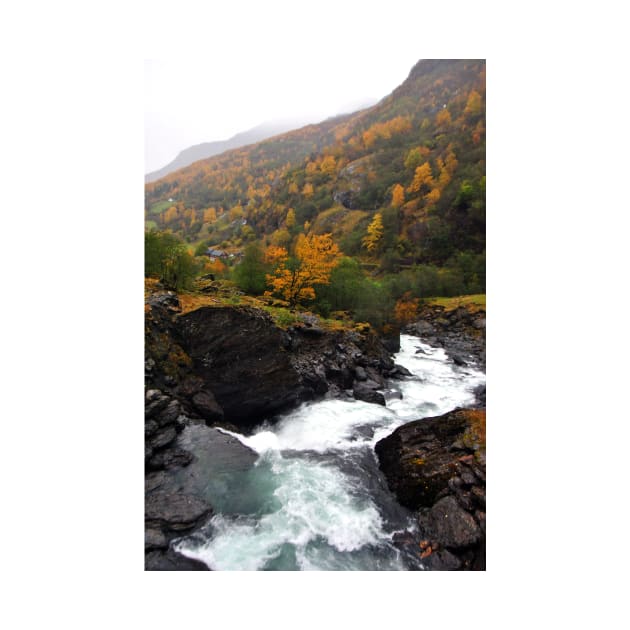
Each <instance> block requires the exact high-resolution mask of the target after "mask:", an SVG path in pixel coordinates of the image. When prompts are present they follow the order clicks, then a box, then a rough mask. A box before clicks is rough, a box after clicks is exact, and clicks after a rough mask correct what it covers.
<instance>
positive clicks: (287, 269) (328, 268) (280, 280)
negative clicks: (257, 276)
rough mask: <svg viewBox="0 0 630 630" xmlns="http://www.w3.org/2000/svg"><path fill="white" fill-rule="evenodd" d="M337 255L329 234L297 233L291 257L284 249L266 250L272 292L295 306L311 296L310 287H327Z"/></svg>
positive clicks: (338, 255)
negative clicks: (270, 269) (269, 266)
mask: <svg viewBox="0 0 630 630" xmlns="http://www.w3.org/2000/svg"><path fill="white" fill-rule="evenodd" d="M340 256H341V253H340V251H339V248H338V247H337V245H336V244H335V243H334V242H333V240H332V236H331V235H330V234H322V235H317V234H311V235H309V236H304V234H300V236H299V237H298V239H297V242H296V244H295V256H294V257H293V258H291V259H289V255H288V252H287V250H286V249H285V248H284V247H273V246H271V247H268V248H267V252H266V256H265V257H266V260H267V262H268V263H270V264H272V265H273V266H274V267H275V269H274V272H273V274H268V275H267V284H269V285H271V287H272V289H273V291H272V292H273V293H279V294H280V295H282V297H283V298H284V299H285V300H287V302H289V305H290V306H295V305H296V304H298V303H299V302H301V301H302V300H312V299H313V298H314V297H315V289H314V285H318V284H328V283H329V282H330V273H331V272H332V270H333V269H334V267H335V266H336V265H337V262H338V261H339V258H340Z"/></svg>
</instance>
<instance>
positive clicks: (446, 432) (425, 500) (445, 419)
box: [375, 409, 482, 509]
mask: <svg viewBox="0 0 630 630" xmlns="http://www.w3.org/2000/svg"><path fill="white" fill-rule="evenodd" d="M473 413H474V414H479V413H482V412H480V411H475V412H472V411H468V410H464V409H458V410H455V411H451V412H449V413H447V414H445V415H443V416H438V417H435V418H426V419H424V420H416V421H415V422H410V423H408V424H405V425H403V426H401V427H399V428H398V429H396V430H395V431H394V432H393V433H392V434H391V435H389V436H388V437H386V438H384V439H383V440H380V441H379V442H378V443H377V444H376V447H375V450H376V454H377V456H378V459H379V465H380V468H381V470H382V471H383V473H384V474H385V477H386V478H387V483H388V485H389V487H390V488H391V489H392V491H393V492H394V493H395V494H396V496H397V498H398V501H399V502H400V503H401V504H402V505H404V506H406V507H409V508H412V509H414V508H415V509H417V508H418V507H421V506H430V505H433V503H434V502H435V501H436V497H437V495H438V494H439V492H441V491H442V490H444V489H445V488H447V487H448V485H447V484H448V480H449V479H450V478H451V477H452V476H454V468H453V467H454V464H455V462H456V461H457V458H458V457H459V454H460V452H458V451H451V450H450V447H451V445H452V444H453V442H455V441H456V440H457V439H458V438H461V437H462V435H463V434H464V432H465V431H466V429H467V428H468V427H469V425H470V421H471V414H473Z"/></svg>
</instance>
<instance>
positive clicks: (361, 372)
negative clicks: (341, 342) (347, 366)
mask: <svg viewBox="0 0 630 630" xmlns="http://www.w3.org/2000/svg"><path fill="white" fill-rule="evenodd" d="M354 376H355V378H356V379H357V381H367V377H368V376H367V372H366V371H365V369H364V368H362V367H361V366H360V365H358V366H357V367H356V368H355V370H354Z"/></svg>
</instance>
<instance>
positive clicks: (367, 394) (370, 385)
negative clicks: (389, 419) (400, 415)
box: [352, 381, 385, 407]
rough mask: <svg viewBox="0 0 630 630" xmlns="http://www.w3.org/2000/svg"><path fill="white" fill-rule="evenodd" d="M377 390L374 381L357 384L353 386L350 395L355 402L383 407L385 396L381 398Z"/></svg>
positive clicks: (381, 395)
mask: <svg viewBox="0 0 630 630" xmlns="http://www.w3.org/2000/svg"><path fill="white" fill-rule="evenodd" d="M378 388H379V385H378V383H375V382H374V381H365V382H357V383H355V385H354V388H353V390H352V394H353V395H354V397H355V398H356V399H357V400H362V401H364V402H368V403H373V404H375V405H383V407H384V406H385V396H383V394H382V393H381V392H379V391H377V389H378Z"/></svg>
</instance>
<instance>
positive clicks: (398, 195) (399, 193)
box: [392, 184, 405, 208]
mask: <svg viewBox="0 0 630 630" xmlns="http://www.w3.org/2000/svg"><path fill="white" fill-rule="evenodd" d="M403 203H405V189H404V188H403V187H402V186H401V185H400V184H396V185H395V186H394V187H393V188H392V208H400V206H402V205H403Z"/></svg>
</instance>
